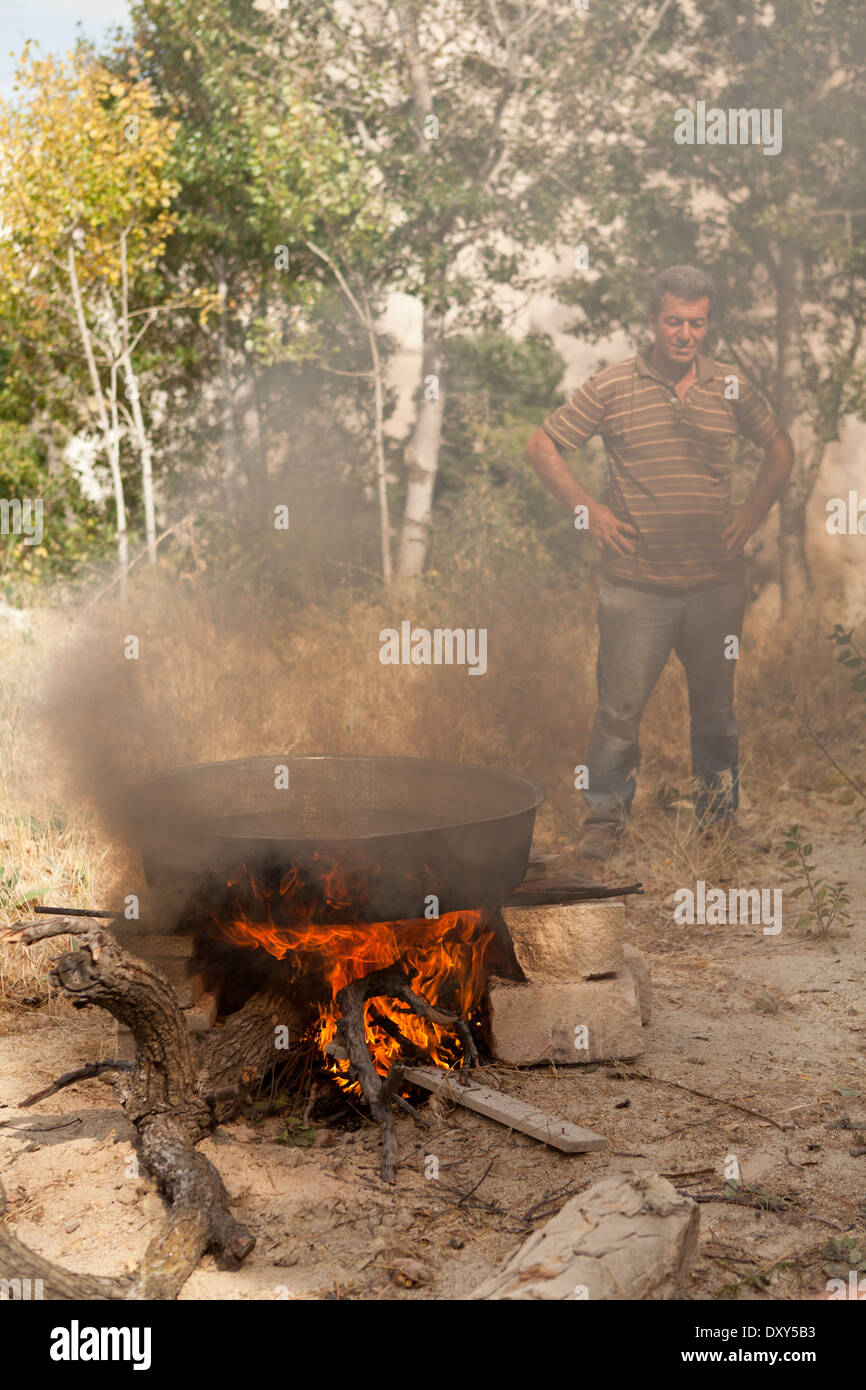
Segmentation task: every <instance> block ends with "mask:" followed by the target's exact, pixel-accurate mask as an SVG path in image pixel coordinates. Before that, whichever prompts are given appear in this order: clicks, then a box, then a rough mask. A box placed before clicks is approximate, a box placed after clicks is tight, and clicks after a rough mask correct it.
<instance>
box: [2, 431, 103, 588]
mask: <svg viewBox="0 0 866 1390" xmlns="http://www.w3.org/2000/svg"><path fill="white" fill-rule="evenodd" d="M0 497H2V498H7V499H10V500H11V499H12V498H17V499H18V500H19V501H24V499H31V500H36V499H41V501H42V504H43V521H42V530H43V536H42V540H41V542H40V543H39V544H38V545H37V544H33V543H31V542H28V540H27V539H26V538H25V537H24V536H21V535H14V534H11V533H10V534H9V535H8V536H0V584H2V587H3V588H4V590H5V591H6V594H7V596H15V597H20V595H21V593H22V591H23V590H28V589H32V588H33V587H34V586H36V585H38V584H40V583H44V582H52V581H58V580H69V579H75V578H76V577H77V576H79V575H80V574H81V572H82V570H83V567H84V566H85V565H86V564H88V563H89V562H92V561H93V560H94V559H95V558H97V557H99V556H100V555H101V554H105V553H107V552H108V550H109V548H110V546H111V538H112V537H111V527H110V526H109V524H108V523H107V522H106V520H105V518H104V516H103V515H102V511H101V509H100V508H99V507H98V506H97V505H96V504H95V503H94V502H91V501H89V500H88V499H87V498H86V497H85V496H84V494H83V493H82V491H81V488H80V487H79V484H78V480H77V479H76V477H75V475H74V474H73V473H72V471H71V469H68V468H62V467H60V468H56V469H54V470H52V469H50V468H49V467H48V464H47V461H46V458H45V452H44V449H43V448H42V447H41V446H40V442H39V440H38V439H37V438H36V436H35V435H34V433H33V431H32V430H28V429H25V428H23V427H22V426H20V425H17V424H15V423H13V422H10V421H5V420H3V419H2V418H0Z"/></svg>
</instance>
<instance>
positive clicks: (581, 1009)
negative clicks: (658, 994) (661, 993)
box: [488, 974, 643, 1066]
mask: <svg viewBox="0 0 866 1390" xmlns="http://www.w3.org/2000/svg"><path fill="white" fill-rule="evenodd" d="M488 1004H489V1016H490V1046H491V1050H492V1052H493V1055H494V1057H496V1058H498V1059H499V1061H501V1062H510V1063H512V1064H513V1065H515V1066H532V1065H533V1064H534V1063H537V1062H561V1063H569V1062H570V1063H576V1062H602V1061H608V1060H609V1059H610V1058H617V1059H619V1060H623V1059H625V1058H629V1057H637V1056H638V1055H639V1053H641V1052H642V1051H643V1029H642V1027H641V1014H640V1004H639V1003H638V997H637V990H636V988H635V984H634V981H633V979H632V977H631V975H629V974H622V975H618V976H616V977H615V978H613V979H606V980H579V981H574V982H572V983H570V984H568V983H562V982H561V981H560V982H557V983H552V982H551V983H544V984H542V983H539V982H537V981H534V982H531V983H522V982H517V981H514V980H502V979H499V978H498V977H497V976H495V975H492V976H491V977H490V982H489V985H488Z"/></svg>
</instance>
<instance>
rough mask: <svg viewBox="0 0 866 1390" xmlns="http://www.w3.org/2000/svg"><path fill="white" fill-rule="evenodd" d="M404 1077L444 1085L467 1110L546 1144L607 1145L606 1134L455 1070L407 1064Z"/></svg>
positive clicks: (430, 1087)
mask: <svg viewBox="0 0 866 1390" xmlns="http://www.w3.org/2000/svg"><path fill="white" fill-rule="evenodd" d="M403 1079H404V1081H410V1082H411V1083H412V1084H413V1085H415V1086H423V1087H424V1089H425V1090H427V1091H438V1090H439V1089H440V1087H441V1088H442V1090H443V1091H444V1093H445V1094H446V1095H447V1096H449V1097H450V1098H451V1100H453V1101H454V1102H455V1104H457V1105H465V1106H466V1108H467V1110H475V1111H476V1112H477V1113H478V1114H479V1115H486V1116H487V1118H488V1119H489V1120H496V1121H497V1122H498V1123H499V1124H501V1125H505V1126H506V1127H507V1128H508V1129H518V1130H520V1132H521V1134H528V1135H529V1136H530V1137H531V1138H532V1139H538V1140H540V1141H541V1143H542V1144H551V1145H552V1146H553V1148H555V1149H561V1150H562V1151H563V1153H569V1154H581V1153H595V1152H597V1150H599V1149H606V1148H607V1140H606V1139H605V1138H604V1136H603V1135H601V1134H594V1133H593V1131H592V1130H591V1129H581V1127H580V1125H573V1124H571V1123H570V1121H568V1120H559V1119H557V1118H556V1116H554V1115H546V1114H545V1113H544V1111H543V1110H538V1109H536V1107H535V1106H534V1105H527V1103H526V1101H523V1100H519V1099H518V1097H517V1096H509V1095H505V1094H504V1093H503V1092H502V1091H494V1090H493V1089H492V1087H490V1086H482V1085H481V1084H480V1082H478V1081H473V1080H471V1079H469V1080H468V1081H467V1082H466V1083H465V1084H464V1082H463V1081H462V1080H460V1078H459V1075H458V1074H457V1073H455V1072H445V1071H440V1070H439V1069H438V1068H437V1067H406V1068H405V1070H404V1072H403Z"/></svg>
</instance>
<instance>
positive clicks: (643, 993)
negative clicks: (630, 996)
mask: <svg viewBox="0 0 866 1390" xmlns="http://www.w3.org/2000/svg"><path fill="white" fill-rule="evenodd" d="M622 949H623V953H624V955H625V971H626V974H627V975H631V977H632V979H633V980H634V985H635V989H636V990H637V997H638V1003H639V1004H640V1019H641V1023H643V1024H647V1023H649V1022H650V1021H651V1020H652V1016H653V987H652V976H651V975H650V968H649V965H648V963H647V960H646V957H645V956H644V955H642V954H641V952H640V951H639V950H638V949H637V947H636V946H630V945H629V944H628V942H626V944H625V945H624V946H623V948H622Z"/></svg>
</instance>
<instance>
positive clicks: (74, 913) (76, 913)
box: [31, 903, 120, 917]
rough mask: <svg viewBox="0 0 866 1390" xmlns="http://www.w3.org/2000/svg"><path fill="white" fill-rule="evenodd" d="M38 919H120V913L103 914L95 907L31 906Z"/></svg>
mask: <svg viewBox="0 0 866 1390" xmlns="http://www.w3.org/2000/svg"><path fill="white" fill-rule="evenodd" d="M31 906H32V907H33V911H34V912H35V913H36V915H37V916H38V917H119V916H120V913H119V912H102V911H100V910H99V909H97V908H94V907H37V906H36V904H35V903H33V904H31Z"/></svg>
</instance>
